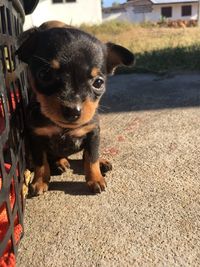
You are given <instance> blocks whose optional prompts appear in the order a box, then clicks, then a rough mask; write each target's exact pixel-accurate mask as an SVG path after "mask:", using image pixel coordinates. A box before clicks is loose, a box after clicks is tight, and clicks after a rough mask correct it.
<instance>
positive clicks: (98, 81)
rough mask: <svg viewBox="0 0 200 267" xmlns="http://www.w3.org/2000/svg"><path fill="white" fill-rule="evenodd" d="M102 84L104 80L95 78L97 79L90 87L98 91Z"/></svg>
mask: <svg viewBox="0 0 200 267" xmlns="http://www.w3.org/2000/svg"><path fill="white" fill-rule="evenodd" d="M103 84H104V80H103V79H102V78H97V79H96V80H95V81H94V82H93V84H92V86H93V87H94V88H95V89H100V88H101V86H102V85H103Z"/></svg>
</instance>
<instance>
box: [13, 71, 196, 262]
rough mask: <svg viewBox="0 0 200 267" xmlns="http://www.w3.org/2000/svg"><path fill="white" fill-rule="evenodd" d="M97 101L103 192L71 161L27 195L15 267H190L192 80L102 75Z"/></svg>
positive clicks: (192, 77) (193, 211)
mask: <svg viewBox="0 0 200 267" xmlns="http://www.w3.org/2000/svg"><path fill="white" fill-rule="evenodd" d="M101 104H102V105H101V106H100V111H101V128H102V130H101V136H102V138H101V155H102V156H103V157H105V158H106V159H109V160H111V162H112V164H113V171H111V172H110V173H108V175H107V178H106V179H107V183H108V187H107V190H106V191H105V192H103V193H102V194H98V195H91V194H89V192H88V190H87V187H86V185H85V183H84V176H83V171H82V168H81V167H82V164H81V162H80V160H78V159H80V158H81V155H80V154H79V155H76V156H73V157H72V161H71V167H72V169H71V170H69V171H68V172H66V173H65V174H63V175H61V176H54V177H52V180H51V185H50V190H49V191H48V192H47V193H45V194H44V195H42V196H40V197H36V198H32V199H27V203H26V212H25V221H24V223H25V235H24V238H23V239H22V241H21V244H20V248H19V253H18V258H17V266H18V267H29V266H30V267H50V266H53V267H60V266H63V267H65V266H70V267H71V266H74V267H90V266H91V267H92V266H98V267H101V266H102V267H104V266H105V267H109V266H113V267H118V266H119V267H124V266H148V267H150V266H192V267H194V266H200V177H199V173H200V149H199V148H200V108H199V104H200V75H198V74H182V75H181V74H177V75H174V76H166V77H158V76H154V75H146V74H133V75H118V76H115V77H111V78H110V79H109V81H108V88H107V92H106V94H105V96H104V97H103V99H102V102H101Z"/></svg>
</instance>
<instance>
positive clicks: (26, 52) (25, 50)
mask: <svg viewBox="0 0 200 267" xmlns="http://www.w3.org/2000/svg"><path fill="white" fill-rule="evenodd" d="M37 38H38V28H36V27H35V28H32V29H29V30H27V31H25V32H23V33H22V34H21V35H20V36H19V39H18V45H19V48H18V49H17V51H16V52H15V54H16V55H18V58H19V59H20V60H22V61H24V62H25V63H28V62H29V59H30V58H31V56H32V55H33V54H34V51H35V48H36V43H37Z"/></svg>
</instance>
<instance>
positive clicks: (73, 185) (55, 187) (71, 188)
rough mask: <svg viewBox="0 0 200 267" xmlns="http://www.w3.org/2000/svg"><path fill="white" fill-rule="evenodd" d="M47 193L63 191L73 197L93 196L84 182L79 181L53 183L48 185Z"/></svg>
mask: <svg viewBox="0 0 200 267" xmlns="http://www.w3.org/2000/svg"><path fill="white" fill-rule="evenodd" d="M49 191H63V192H64V193H65V194H68V195H73V196H83V195H84V196H85V195H93V194H92V193H91V192H90V191H89V189H88V188H87V185H86V182H81V181H73V182H71V181H53V182H50V184H49Z"/></svg>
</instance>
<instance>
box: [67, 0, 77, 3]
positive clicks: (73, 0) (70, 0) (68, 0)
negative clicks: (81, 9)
mask: <svg viewBox="0 0 200 267" xmlns="http://www.w3.org/2000/svg"><path fill="white" fill-rule="evenodd" d="M65 2H67V3H74V2H76V0H65Z"/></svg>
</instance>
